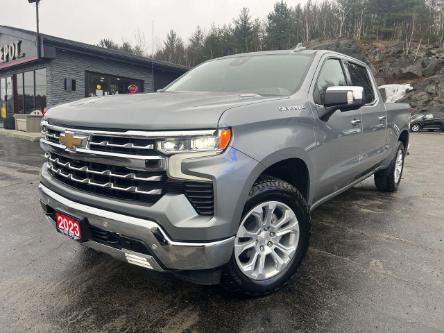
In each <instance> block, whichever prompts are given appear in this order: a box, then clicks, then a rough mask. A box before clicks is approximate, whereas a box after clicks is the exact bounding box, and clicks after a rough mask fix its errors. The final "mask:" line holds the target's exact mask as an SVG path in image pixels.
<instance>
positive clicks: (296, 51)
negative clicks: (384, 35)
mask: <svg viewBox="0 0 444 333" xmlns="http://www.w3.org/2000/svg"><path fill="white" fill-rule="evenodd" d="M276 54H294V55H300V54H302V55H307V56H315V55H319V56H323V55H326V54H327V55H331V56H337V57H340V58H347V59H349V60H353V61H354V62H357V63H359V64H362V65H365V66H367V64H366V63H364V62H362V61H361V60H359V59H356V58H353V57H351V56H349V55H346V54H344V53H339V52H335V51H331V50H313V49H306V48H296V49H293V50H271V51H258V52H248V53H238V54H232V55H228V56H225V57H221V58H216V59H213V60H217V59H226V58H237V57H249V56H262V55H276ZM209 61H211V60H209Z"/></svg>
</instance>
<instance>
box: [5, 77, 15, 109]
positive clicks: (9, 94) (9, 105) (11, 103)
mask: <svg viewBox="0 0 444 333" xmlns="http://www.w3.org/2000/svg"><path fill="white" fill-rule="evenodd" d="M12 92H13V90H12V76H8V77H7V78H6V98H5V100H6V112H7V113H8V115H12V114H13V113H14V98H13V94H12Z"/></svg>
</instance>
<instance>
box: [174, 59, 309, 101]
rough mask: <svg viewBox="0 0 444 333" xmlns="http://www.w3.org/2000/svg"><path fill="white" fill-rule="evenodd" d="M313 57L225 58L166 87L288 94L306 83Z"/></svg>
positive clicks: (184, 89)
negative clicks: (307, 71)
mask: <svg viewBox="0 0 444 333" xmlns="http://www.w3.org/2000/svg"><path fill="white" fill-rule="evenodd" d="M311 60H312V57H309V56H306V55H295V54H275V55H261V56H259V55H256V56H242V57H235V58H222V59H218V60H214V61H210V62H207V63H204V64H203V65H201V66H198V67H196V68H195V69H193V70H191V71H189V72H188V73H186V74H184V75H183V76H182V77H181V78H179V79H178V80H177V81H176V82H174V83H173V84H171V85H170V86H169V87H167V88H166V91H212V92H235V93H254V94H260V95H278V96H288V95H291V94H292V93H294V92H295V91H296V90H297V89H299V86H300V85H301V83H302V80H303V79H304V77H305V72H306V70H307V68H308V66H309V65H310V63H311Z"/></svg>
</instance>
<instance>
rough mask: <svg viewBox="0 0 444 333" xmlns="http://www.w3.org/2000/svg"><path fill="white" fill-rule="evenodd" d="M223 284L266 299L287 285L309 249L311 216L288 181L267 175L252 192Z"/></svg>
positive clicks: (300, 197)
mask: <svg viewBox="0 0 444 333" xmlns="http://www.w3.org/2000/svg"><path fill="white" fill-rule="evenodd" d="M249 196H250V198H249V200H248V201H247V203H246V205H245V209H244V213H243V216H242V220H241V223H240V225H239V229H238V231H237V234H236V237H235V245H234V251H233V255H232V257H231V260H230V262H229V263H228V264H227V266H226V267H225V269H224V273H223V276H222V286H223V287H224V288H225V289H226V290H228V291H229V292H231V293H236V294H243V295H247V296H263V295H266V294H269V293H272V292H274V291H276V290H278V289H279V288H281V287H282V286H284V285H285V284H286V283H287V282H288V281H289V280H290V278H291V277H292V276H293V275H294V274H295V273H296V270H297V268H298V267H299V265H300V264H301V261H302V259H303V257H304V255H305V253H306V251H307V248H308V244H309V238H310V213H309V210H308V207H307V204H306V202H305V199H304V198H303V196H302V195H301V194H300V193H299V191H298V190H297V189H296V188H295V187H294V186H292V185H290V184H289V183H287V182H285V181H283V180H280V179H277V178H274V177H264V178H262V179H260V180H259V181H258V182H256V184H255V185H254V186H253V188H252V190H251V191H250V194H249Z"/></svg>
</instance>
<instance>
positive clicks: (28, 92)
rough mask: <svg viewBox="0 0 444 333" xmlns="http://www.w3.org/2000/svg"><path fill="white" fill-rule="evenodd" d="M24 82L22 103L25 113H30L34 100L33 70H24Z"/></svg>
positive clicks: (33, 107) (33, 108)
mask: <svg viewBox="0 0 444 333" xmlns="http://www.w3.org/2000/svg"><path fill="white" fill-rule="evenodd" d="M24 75H25V84H24V88H25V90H24V97H23V98H24V101H25V103H24V105H25V113H30V112H32V111H34V110H35V101H34V72H25V74H24Z"/></svg>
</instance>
